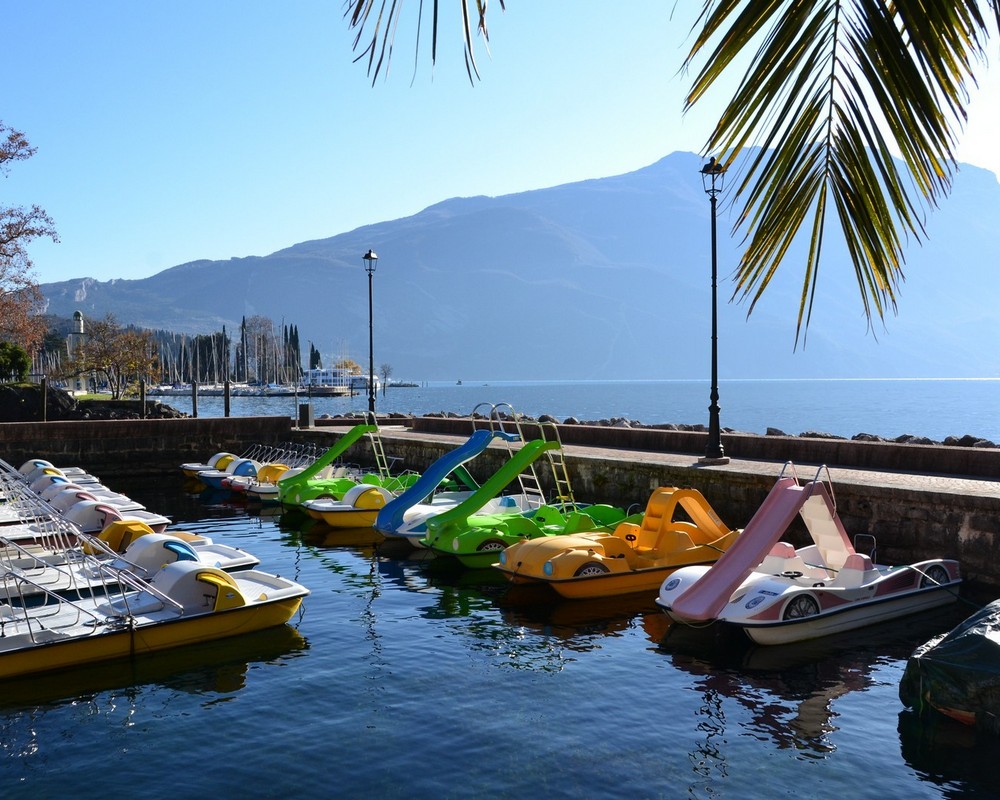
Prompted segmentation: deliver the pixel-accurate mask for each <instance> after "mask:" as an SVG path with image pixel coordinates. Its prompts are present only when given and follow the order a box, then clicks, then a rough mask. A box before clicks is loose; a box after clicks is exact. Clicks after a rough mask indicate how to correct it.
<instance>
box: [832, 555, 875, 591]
mask: <svg viewBox="0 0 1000 800" xmlns="http://www.w3.org/2000/svg"><path fill="white" fill-rule="evenodd" d="M872 569H875V567H874V565H873V564H872V560H871V559H870V558H869V557H868V556H863V555H861V554H860V553H852V554H851V555H849V556H848V557H847V560H846V561H845V562H844V566H842V567H841V568H840V572H838V573H837V577H835V578H834V579H833V580H832V581H830V585H831V586H842V587H845V588H855V587H858V586H861V584H863V583H864V582H865V572H867V571H868V570H872Z"/></svg>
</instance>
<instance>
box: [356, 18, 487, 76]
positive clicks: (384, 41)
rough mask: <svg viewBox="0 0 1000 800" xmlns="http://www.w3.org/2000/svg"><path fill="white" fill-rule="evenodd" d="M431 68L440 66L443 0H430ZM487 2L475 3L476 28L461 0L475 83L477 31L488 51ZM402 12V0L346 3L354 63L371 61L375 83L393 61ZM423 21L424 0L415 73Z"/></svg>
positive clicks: (468, 70)
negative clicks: (352, 34)
mask: <svg viewBox="0 0 1000 800" xmlns="http://www.w3.org/2000/svg"><path fill="white" fill-rule="evenodd" d="M498 2H499V4H500V10H501V11H504V10H505V6H504V0H498ZM431 5H432V14H431V21H430V25H431V65H432V66H433V65H434V64H436V63H437V53H438V29H439V27H438V26H439V24H440V13H439V12H440V0H431ZM488 5H489V3H488V0H476V10H475V13H476V15H477V17H478V22H477V23H476V25H475V27H473V22H472V20H473V17H472V11H471V9H470V7H469V0H459V6H460V13H461V15H462V38H463V46H464V49H465V71H466V73H467V74H468V76H469V81H470V82H472V83H475V81H476V80H477V79H478V78H479V68H478V67H477V66H476V48H475V36H474V31H475V32H478V33H479V34H480V35H481V36H482V39H483V45H484V47H486V49H487V53H488V52H489V31H488V29H487V27H486V15H487V10H488ZM402 10H403V0H344V17H345V19H347V20H348V27H349V28H350V29H352V30H356V31H357V35H356V36H355V37H354V43H353V45H352V46H353V48H354V51H355V53H357V56H356V57H355V59H354V60H355V61H361V60H363V59H365V58H366V57H367V59H368V75H369V76H370V77H371V79H372V83H373V84H374V82H375V81H376V80H377V79H378V76H379V75H380V74H386V75H387V74H388V72H389V62H390V61H391V59H392V42H393V39H394V38H395V35H396V28H397V26H398V24H399V19H400V15H401V13H402ZM423 20H424V0H419V7H418V13H417V36H416V42H417V47H416V48H415V53H414V72H415V71H416V64H417V58H418V54H419V49H420V33H421V29H422V26H423Z"/></svg>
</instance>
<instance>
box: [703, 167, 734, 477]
mask: <svg viewBox="0 0 1000 800" xmlns="http://www.w3.org/2000/svg"><path fill="white" fill-rule="evenodd" d="M701 182H702V186H703V187H704V189H705V194H707V195H708V197H709V200H710V202H711V204H712V393H711V395H710V397H711V404H710V405H709V406H708V445H707V446H706V447H705V458H704V459H703V461H707V462H714V463H720V462H722V463H725V462H726V461H728V460H729V459H728V458H726V454H725V451H724V450H723V449H722V436H721V432H720V428H719V315H718V311H717V305H718V301H717V298H716V294H717V284H718V276H719V267H718V258H717V255H716V248H715V203H716V198H717V197H718V195H719V193H720V192H721V191H722V188H723V186H724V185H725V182H726V168H725V167H724V166H722V164H720V163H719V162H718V161H716V160H715V157H714V156H713V157H712V159H711V160H710V161H709V162H708V163H707V164H706V165H705V166H704V167H702V168H701Z"/></svg>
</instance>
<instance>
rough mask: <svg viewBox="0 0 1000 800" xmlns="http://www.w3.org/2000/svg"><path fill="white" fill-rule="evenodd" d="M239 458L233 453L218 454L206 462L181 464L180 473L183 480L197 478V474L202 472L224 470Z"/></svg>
mask: <svg viewBox="0 0 1000 800" xmlns="http://www.w3.org/2000/svg"><path fill="white" fill-rule="evenodd" d="M237 458H239V456H237V455H236V454H235V453H228V452H225V451H223V452H220V453H216V454H215V455H213V456H212V457H211V458H210V459H208V461H206V462H203V463H202V462H197V461H189V462H187V463H184V464H181V472H183V473H184V477H185V478H197V477H198V473H199V472H204V471H205V470H209V469H220V470H222V469H225V468H226V467H227V466H229V462H231V461H234V460H235V459H237Z"/></svg>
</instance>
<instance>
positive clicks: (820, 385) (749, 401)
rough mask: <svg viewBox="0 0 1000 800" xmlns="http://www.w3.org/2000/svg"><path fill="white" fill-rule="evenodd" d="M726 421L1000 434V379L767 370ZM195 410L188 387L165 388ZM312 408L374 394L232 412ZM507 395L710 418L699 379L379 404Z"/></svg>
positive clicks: (402, 395)
mask: <svg viewBox="0 0 1000 800" xmlns="http://www.w3.org/2000/svg"><path fill="white" fill-rule="evenodd" d="M719 394H720V405H721V407H722V411H721V414H720V417H721V422H722V426H723V428H731V429H733V430H737V431H744V432H747V433H758V434H763V433H765V432H766V430H767V429H768V428H769V427H773V428H778V429H780V430H782V431H784V432H785V433H788V434H792V435H796V434H799V433H802V432H804V431H819V432H823V433H831V434H834V435H836V436H845V437H851V436H854V435H855V434H857V433H873V434H877V435H879V436H883V437H885V438H895V437H896V436H901V435H904V434H913V435H916V436H926V437H928V438H930V439H934V440H936V441H941V440H943V439H944V438H945V437H947V436H964V435H966V434H970V435H973V436H977V437H980V438H985V439H989V440H991V441H994V442H1000V379H982V380H916V379H914V380H899V379H894V380H767V381H752V380H742V381H722V382H720V384H719ZM159 399H162V400H163V402H166V403H167V404H169V405H172V406H174V407H175V408H177V409H179V410H181V411H184V412H185V413H191V398H190V396H179V397H164V398H159ZM305 402H311V403H312V404H313V411H314V414H315V415H316V416H317V417H318V416H320V415H322V414H331V415H337V414H345V413H348V412H351V411H364V410H366V409H367V408H368V399H367V396H354V397H316V398H307V397H305V396H299V397H297V398H296V397H280V398H260V397H234V398H232V400H231V410H230V413H231V414H232V415H233V416H253V415H257V414H264V415H272V414H280V415H288V416H291V417H296V418H297V417H298V411H297V404H299V403H305ZM501 402H505V403H509V404H510V405H511V406H512V407H513V408H514V409H515V410H516V411H519V412H521V413H524V414H529V415H531V416H534V417H537V416H539V415H541V414H549V415H551V416H553V417H556V418H558V419H560V420H562V419H565V418H566V417H570V416H572V417H576V418H577V419H579V420H581V421H589V420H599V419H608V418H612V417H627V418H628V419H631V420H634V421H638V422H643V423H646V424H656V423H668V422H669V423H685V424H696V423H701V424H705V425H707V424H708V404H709V387H708V385H707V384H706V383H704V382H700V381H637V382H624V381H589V382H580V381H564V382H546V383H541V382H522V383H515V382H494V383H475V384H470V383H463V384H462V385H456V384H443V383H437V384H434V383H431V384H427V385H420V386H417V387H414V388H395V387H392V388H390V389H389V390H388V391H387V392H386V393H385V394H384V395H383V394H379V395H378V397H377V401H376V407H377V409H378V411H379V412H385V413H389V412H399V413H404V414H425V413H436V412H440V411H453V412H457V413H461V414H468V413H469V412H471V411H472V409H473V408H474V407H475V406H477V405H478V404H480V403H501ZM223 413H224V410H223V400H222V398H221V397H199V398H198V415H199V416H202V417H212V416H222V415H223Z"/></svg>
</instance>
